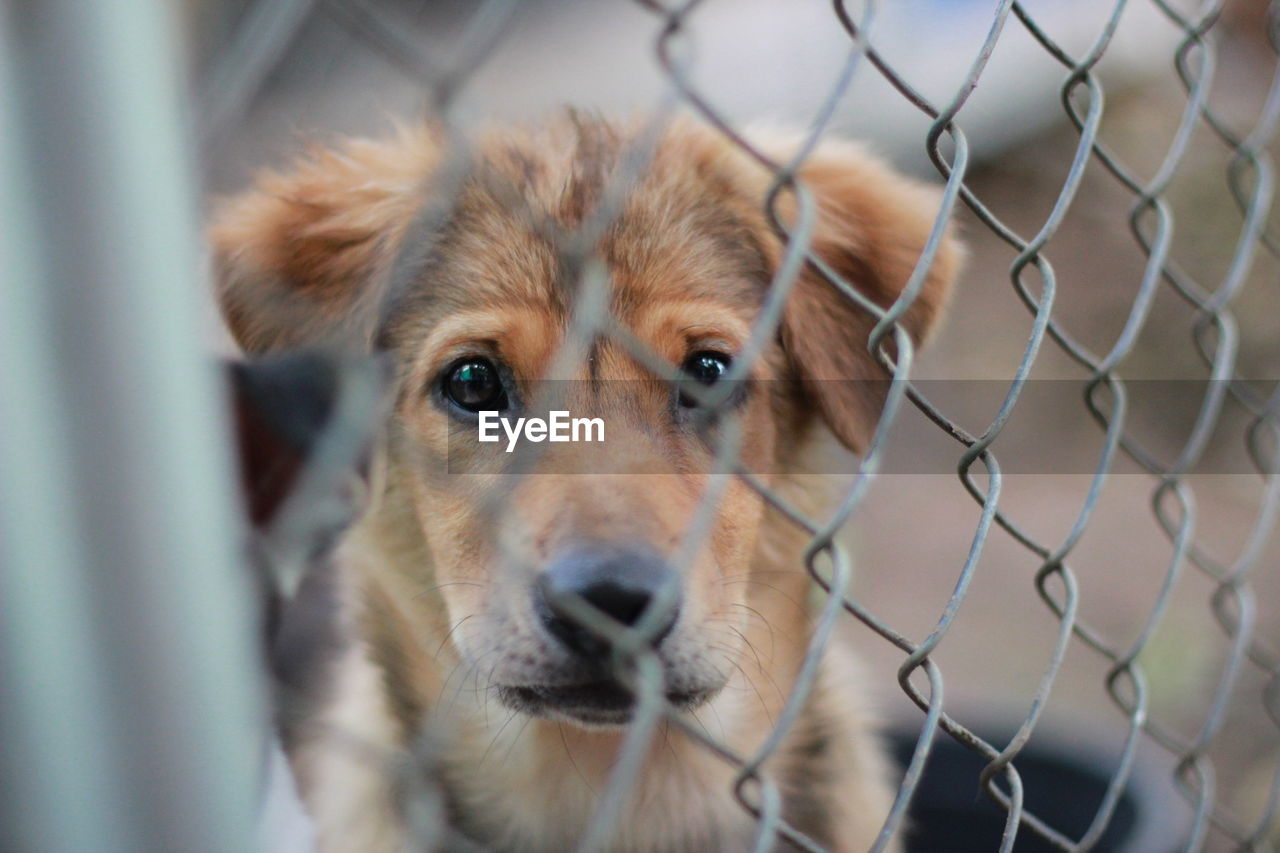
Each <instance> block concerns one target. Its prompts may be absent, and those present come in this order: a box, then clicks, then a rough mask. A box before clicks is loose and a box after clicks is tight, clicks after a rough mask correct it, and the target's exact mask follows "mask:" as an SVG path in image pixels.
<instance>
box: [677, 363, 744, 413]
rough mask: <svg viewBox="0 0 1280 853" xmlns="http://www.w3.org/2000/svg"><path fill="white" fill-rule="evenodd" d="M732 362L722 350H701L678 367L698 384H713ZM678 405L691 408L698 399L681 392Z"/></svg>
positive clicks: (695, 404) (726, 371) (727, 369)
mask: <svg viewBox="0 0 1280 853" xmlns="http://www.w3.org/2000/svg"><path fill="white" fill-rule="evenodd" d="M732 363H733V359H731V358H730V357H729V356H727V355H725V354H724V353H722V352H715V351H713V350H701V351H699V352H695V353H694V354H693V355H691V356H689V357H688V358H686V359H685V360H684V364H682V365H680V369H681V370H682V371H684V373H685V375H687V376H688V377H689V378H690V379H692V380H693V381H695V382H698V383H699V384H702V385H714V384H716V383H717V382H719V381H720V378H721V377H722V376H724V375H725V374H726V373H728V372H729V365H730V364H732ZM680 405H681V406H684V407H685V408H690V409H691V408H694V407H696V406H697V405H698V401H697V400H695V399H693V397H691V396H689V395H688V394H684V393H681V394H680Z"/></svg>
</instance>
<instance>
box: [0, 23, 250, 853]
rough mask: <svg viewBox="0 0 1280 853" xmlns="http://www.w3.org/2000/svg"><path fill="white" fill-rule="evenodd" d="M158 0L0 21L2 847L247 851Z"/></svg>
mask: <svg viewBox="0 0 1280 853" xmlns="http://www.w3.org/2000/svg"><path fill="white" fill-rule="evenodd" d="M171 12H172V4H170V3H165V2H163V0H92V2H84V0H9V2H7V3H6V4H3V5H0V779H3V781H4V785H3V788H4V791H5V795H4V797H3V798H0V846H3V847H4V849H5V850H6V851H10V850H16V851H32V853H62V852H63V851H67V852H68V853H79V851H90V850H92V851H117V850H118V851H127V853H139V851H182V853H191V852H192V851H226V852H227V853H244V852H245V851H250V850H252V849H254V848H255V840H254V834H253V832H254V830H253V827H254V820H255V800H256V798H257V795H258V793H259V791H260V784H259V783H260V775H259V774H260V770H261V768H260V766H259V765H260V760H261V758H262V745H263V729H262V725H263V721H264V719H265V716H264V714H263V703H262V695H261V689H260V686H259V684H257V683H256V681H255V680H254V678H253V677H252V675H251V674H252V673H253V672H255V671H256V670H255V667H254V665H253V659H252V650H251V641H252V639H253V637H254V632H253V630H252V628H251V626H250V621H251V620H250V618H249V615H250V611H249V606H248V596H247V585H246V583H245V581H246V576H245V574H244V570H243V569H242V568H241V567H240V566H238V565H236V553H235V525H234V516H233V504H232V500H231V494H232V492H231V483H232V476H231V472H232V470H233V469H232V466H231V464H230V454H229V449H228V445H227V442H226V439H225V436H224V434H223V433H224V418H223V415H222V412H221V408H220V405H219V401H218V398H217V395H218V393H219V392H218V388H217V384H216V379H215V375H214V372H213V366H212V364H211V363H209V361H208V360H207V359H206V358H204V357H203V356H202V354H201V351H200V345H199V341H200V339H201V335H200V331H199V329H200V326H199V322H198V320H199V318H198V316H197V308H196V306H197V301H196V295H197V288H198V287H199V286H200V281H201V277H200V267H199V262H198V252H197V243H196V240H195V231H194V227H195V225H194V223H195V216H194V212H195V202H194V198H195V196H194V194H193V183H192V179H191V170H190V169H189V168H188V163H187V162H186V159H185V157H184V151H186V150H188V140H187V139H186V138H185V136H184V133H183V124H182V120H181V117H182V114H181V111H180V107H181V103H182V89H181V85H180V83H181V80H182V68H181V65H180V63H179V61H178V56H177V55H176V51H175V47H176V45H177V38H178V29H177V26H176V22H175V21H173V20H171V16H170V13H171Z"/></svg>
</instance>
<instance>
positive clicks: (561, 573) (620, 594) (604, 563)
mask: <svg viewBox="0 0 1280 853" xmlns="http://www.w3.org/2000/svg"><path fill="white" fill-rule="evenodd" d="M676 583H677V578H676V574H675V572H673V571H672V570H671V567H670V566H668V565H667V563H666V561H665V560H663V559H662V557H660V556H659V555H658V554H656V553H654V552H652V551H650V550H648V549H644V548H615V547H604V546H599V547H592V548H587V549H582V550H577V551H573V552H571V553H569V554H566V555H564V556H562V557H560V558H558V559H556V560H555V561H554V562H552V564H551V565H550V566H548V567H547V569H546V571H544V572H543V573H542V575H541V576H540V577H539V578H538V588H537V610H538V615H539V616H540V618H541V619H542V622H543V624H544V625H545V626H546V628H547V630H548V631H550V632H551V634H552V636H554V637H555V638H556V639H558V640H559V641H560V642H562V643H563V644H564V645H565V646H566V647H567V648H568V649H570V650H571V651H573V652H575V653H576V654H579V655H582V656H583V657H588V658H594V659H600V658H603V657H604V656H605V655H607V654H608V653H609V642H608V640H606V639H605V638H604V637H602V636H600V634H599V633H598V632H596V631H593V630H591V629H590V628H588V627H586V626H585V625H583V624H581V623H580V622H579V620H578V619H577V618H575V616H574V614H573V609H572V607H571V606H566V604H565V602H566V600H572V599H573V597H574V596H576V597H577V598H578V599H581V601H582V602H583V603H585V604H588V605H590V606H591V607H594V608H595V609H596V610H598V611H600V613H601V614H603V615H604V616H607V617H609V618H610V619H612V620H614V621H615V622H619V623H621V624H622V625H624V626H625V627H628V628H631V627H634V626H635V625H637V624H639V622H640V619H641V617H643V616H644V614H645V613H646V611H648V609H649V608H650V606H651V605H653V604H654V603H655V601H656V600H657V599H658V597H659V594H660V593H661V592H662V590H663V589H664V588H665V587H667V586H668V585H671V586H672V587H673V595H672V598H671V599H670V601H671V603H670V605H669V606H665V607H664V610H665V612H663V613H662V614H661V617H660V619H659V621H658V622H657V624H656V625H655V629H656V630H655V631H654V632H653V635H652V643H653V645H654V646H655V647H656V646H657V645H658V644H659V643H661V642H662V640H663V639H664V638H665V637H666V636H667V635H668V634H670V633H671V629H672V628H673V627H675V624H676V618H677V617H678V616H679V599H678V598H677V597H676V595H677V594H678V593H676V591H675V590H674V587H675V584H676ZM664 605H665V602H664Z"/></svg>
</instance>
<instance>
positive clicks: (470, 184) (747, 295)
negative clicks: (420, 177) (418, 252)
mask: <svg viewBox="0 0 1280 853" xmlns="http://www.w3.org/2000/svg"><path fill="white" fill-rule="evenodd" d="M682 141H683V140H681V139H680V138H679V136H678V135H676V134H669V135H668V136H667V137H664V138H663V139H661V140H660V141H659V143H658V144H657V145H656V147H655V148H654V150H653V152H652V157H650V158H648V160H647V162H643V164H642V166H641V168H640V169H636V168H635V167H634V165H633V164H632V163H631V162H630V160H629V152H631V151H632V150H633V146H634V145H636V144H638V143H635V142H634V141H633V139H632V138H631V137H629V136H628V135H626V134H624V133H622V132H620V131H618V130H616V129H615V128H614V127H612V126H611V125H608V124H605V123H602V122H584V121H581V120H576V121H572V122H569V123H568V124H565V125H561V126H553V127H551V128H543V129H541V130H539V131H536V132H533V131H531V132H528V133H524V134H508V135H504V136H501V137H497V138H494V139H491V140H489V141H488V142H487V144H485V145H484V146H482V147H481V149H480V155H479V156H478V157H477V159H476V160H475V161H474V162H473V164H472V166H471V170H470V172H469V174H468V176H467V177H466V179H465V180H464V181H463V184H462V189H461V191H460V192H459V193H458V194H457V197H456V199H455V201H454V204H453V209H452V212H451V213H450V215H449V216H448V218H447V220H446V222H445V224H444V226H443V227H442V228H441V229H440V230H439V232H438V233H437V234H436V235H435V237H434V239H433V240H432V243H433V246H432V250H431V251H430V253H429V254H428V257H427V259H426V262H425V264H424V266H423V270H422V272H421V274H420V275H419V276H417V285H416V288H415V290H416V293H415V301H417V302H419V304H420V305H423V307H424V308H425V307H426V306H427V305H430V306H433V309H434V310H432V311H431V313H432V314H436V315H437V316H441V315H443V314H444V313H446V312H450V311H458V310H474V309H477V308H479V309H483V308H484V307H486V306H493V307H503V308H509V307H511V306H513V305H522V304H523V305H528V306H530V307H534V308H538V309H542V310H550V311H552V312H554V313H556V314H561V315H564V314H567V313H568V312H569V311H570V310H571V307H572V305H573V304H574V302H575V299H576V297H577V295H578V293H579V291H580V289H581V288H582V287H583V285H584V282H586V281H588V280H590V277H591V276H599V275H601V274H603V278H604V281H605V283H606V284H607V286H608V287H609V288H610V290H611V305H612V309H613V311H614V313H615V315H616V316H617V317H618V318H619V319H620V320H623V321H624V322H626V321H627V320H629V319H630V317H631V315H634V314H635V313H636V312H639V311H643V310H644V309H645V307H647V306H651V305H653V304H655V303H656V302H668V301H671V300H673V299H681V300H689V299H694V300H700V301H702V302H703V303H704V304H707V303H712V302H718V303H720V304H722V305H723V306H724V307H725V308H726V309H727V310H731V311H734V312H735V313H740V314H743V315H749V314H753V313H754V312H755V310H756V309H757V308H758V305H759V302H760V300H761V298H762V295H763V292H764V289H765V286H766V284H767V281H768V273H767V269H768V267H767V260H766V258H765V252H764V249H763V247H762V245H761V240H762V237H761V235H760V231H761V229H760V227H759V224H758V223H757V222H755V221H752V220H751V219H750V218H749V217H748V216H745V215H744V213H743V210H744V203H745V202H744V199H743V198H742V196H741V192H740V191H739V190H738V188H737V187H735V186H734V185H733V183H732V181H730V180H728V179H726V178H725V177H724V176H723V175H721V174H719V173H718V172H716V171H715V169H714V168H713V167H712V165H711V164H709V163H706V162H701V161H699V160H698V158H696V157H691V156H688V155H689V152H688V150H687V147H685V146H682V145H681V143H682ZM628 179H629V180H628ZM619 182H621V186H620V188H619V187H618V186H615V184H618V183H619ZM586 233H590V234H592V236H593V238H594V239H592V240H589V241H587V240H583V239H582V235H583V234H586ZM592 260H598V261H600V262H602V263H591V261H592Z"/></svg>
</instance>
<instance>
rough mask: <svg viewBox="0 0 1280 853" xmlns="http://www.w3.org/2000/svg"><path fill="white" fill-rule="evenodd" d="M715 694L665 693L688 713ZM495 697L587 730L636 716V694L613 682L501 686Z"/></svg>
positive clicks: (514, 707)
mask: <svg viewBox="0 0 1280 853" xmlns="http://www.w3.org/2000/svg"><path fill="white" fill-rule="evenodd" d="M717 692H718V691H716V690H713V689H708V690H692V691H678V692H669V693H667V701H668V702H669V703H670V704H671V705H672V706H673V707H675V708H676V709H678V710H681V711H689V710H693V709H694V708H697V707H698V706H700V705H703V704H705V703H706V702H708V701H710V700H711V698H712V697H713V696H714V695H715V694H716V693H717ZM498 698H499V699H500V700H501V701H502V703H503V704H504V705H506V706H507V707H508V708H510V709H512V710H513V711H519V712H520V713H523V714H528V715H529V716H531V717H541V718H543V719H548V720H562V721H567V722H571V723H576V724H577V725H580V726H584V727H587V728H609V727H616V726H625V725H626V724H627V723H629V722H631V719H632V718H633V717H634V716H635V710H636V698H635V695H634V694H633V693H632V692H631V691H630V690H628V689H627V688H626V687H623V686H622V685H621V684H618V683H617V682H613V681H597V682H589V683H585V684H574V685H555V686H528V685H525V686H504V687H500V688H498Z"/></svg>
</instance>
